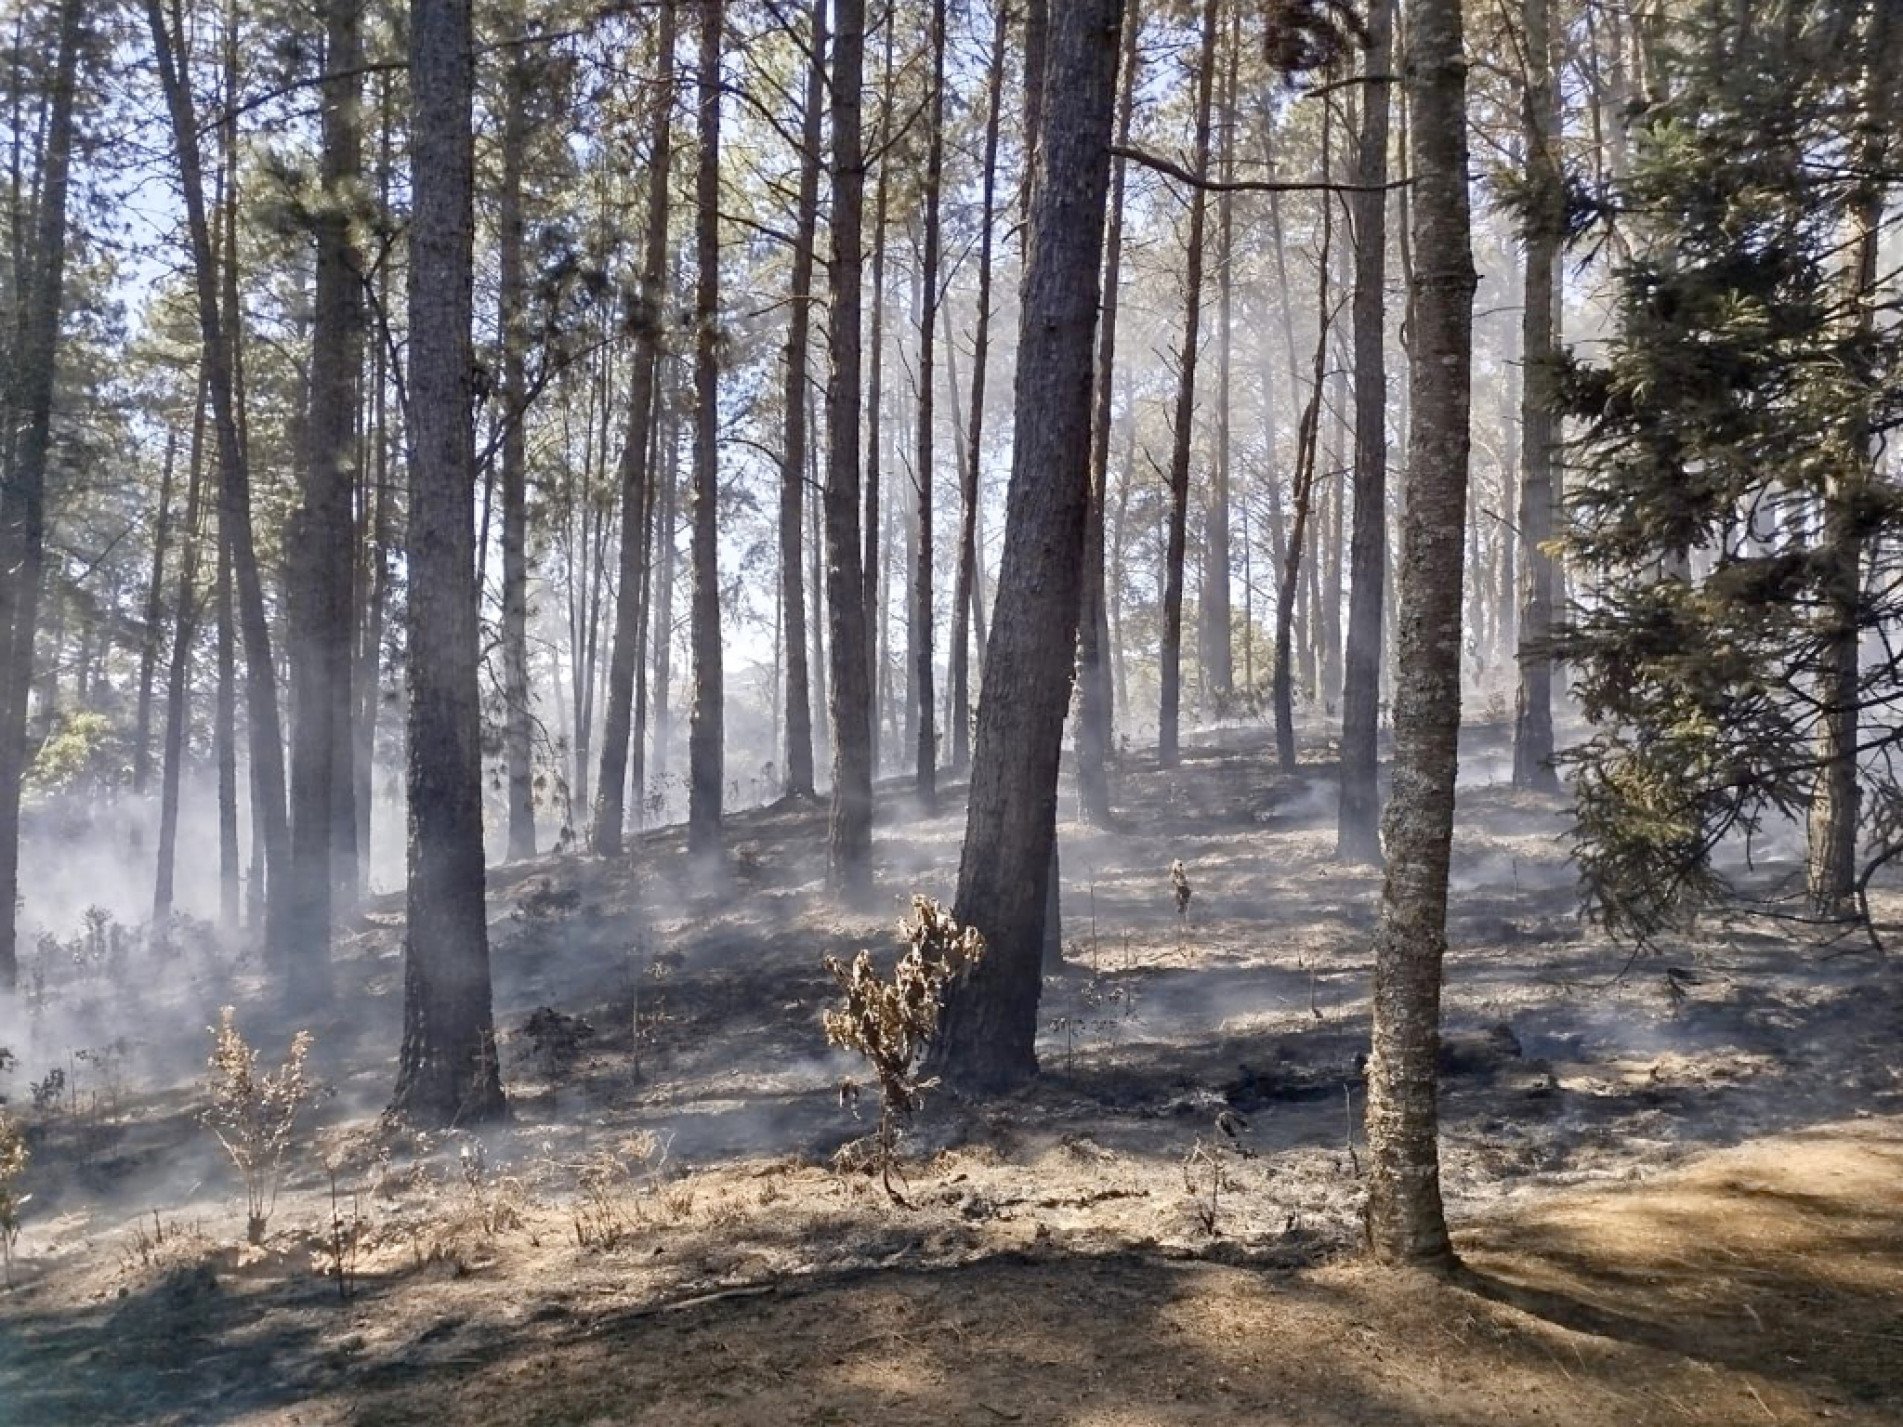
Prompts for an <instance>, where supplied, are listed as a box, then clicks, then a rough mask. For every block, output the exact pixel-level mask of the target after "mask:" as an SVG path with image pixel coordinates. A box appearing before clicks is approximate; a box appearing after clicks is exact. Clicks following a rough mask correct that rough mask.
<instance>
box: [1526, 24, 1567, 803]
mask: <svg viewBox="0 0 1903 1427" xmlns="http://www.w3.org/2000/svg"><path fill="white" fill-rule="evenodd" d="M1522 20H1523V23H1524V26H1525V30H1526V42H1525V46H1524V48H1525V54H1526V60H1525V63H1526V76H1525V83H1524V85H1523V88H1522V93H1521V99H1520V114H1521V124H1522V127H1523V130H1524V140H1525V144H1526V176H1527V187H1528V192H1529V200H1530V201H1529V203H1528V207H1527V218H1526V235H1525V241H1526V298H1525V302H1524V303H1523V304H1522V306H1521V309H1520V311H1521V318H1520V345H1521V366H1520V380H1521V387H1520V444H1521V456H1520V471H1521V476H1520V560H1521V568H1520V647H1519V653H1520V658H1519V665H1520V679H1519V689H1518V694H1517V697H1516V698H1515V701H1514V720H1513V786H1514V787H1516V788H1535V789H1538V790H1540V791H1543V792H1554V791H1557V790H1558V788H1559V775H1558V773H1556V772H1555V771H1554V769H1553V657H1552V654H1551V652H1550V651H1549V649H1548V645H1549V643H1550V641H1551V639H1552V630H1553V586H1554V572H1553V560H1552V557H1551V556H1549V555H1548V554H1547V553H1546V551H1545V549H1544V546H1545V544H1546V542H1547V541H1548V540H1550V539H1551V538H1552V535H1553V497H1554V489H1553V487H1554V472H1555V467H1556V466H1557V464H1558V456H1559V445H1558V441H1557V439H1556V434H1557V433H1556V432H1555V429H1554V427H1555V420H1556V418H1555V416H1554V409H1555V407H1556V406H1557V405H1558V401H1559V331H1558V328H1559V323H1558V320H1557V317H1558V306H1559V247H1560V244H1561V242H1562V241H1564V239H1565V228H1566V193H1565V187H1564V180H1563V178H1562V175H1561V173H1560V154H1559V144H1560V110H1559V85H1558V82H1557V79H1556V76H1555V73H1554V62H1553V61H1554V50H1555V48H1556V39H1557V36H1556V34H1555V27H1554V25H1553V18H1552V7H1551V0H1524V6H1523V11H1522Z"/></svg>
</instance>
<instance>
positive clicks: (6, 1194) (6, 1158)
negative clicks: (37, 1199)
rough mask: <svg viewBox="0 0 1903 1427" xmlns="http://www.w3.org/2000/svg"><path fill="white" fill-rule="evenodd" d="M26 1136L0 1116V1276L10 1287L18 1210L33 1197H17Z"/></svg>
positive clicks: (26, 1156)
mask: <svg viewBox="0 0 1903 1427" xmlns="http://www.w3.org/2000/svg"><path fill="white" fill-rule="evenodd" d="M31 1158H32V1156H31V1155H29V1154H28V1153H27V1148H26V1136H25V1135H24V1134H23V1133H21V1130H20V1127H19V1125H17V1124H16V1123H14V1121H13V1119H12V1117H11V1116H8V1115H0V1273H4V1275H5V1279H6V1285H7V1287H8V1288H11V1287H13V1246H14V1245H15V1244H17V1243H18V1242H19V1241H20V1210H21V1209H22V1208H23V1207H24V1206H25V1204H26V1202H27V1200H29V1199H31V1198H32V1197H33V1196H32V1195H30V1194H22V1193H20V1176H21V1175H23V1174H25V1173H26V1165H27V1161H28V1160H29V1159H31Z"/></svg>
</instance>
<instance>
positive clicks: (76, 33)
mask: <svg viewBox="0 0 1903 1427" xmlns="http://www.w3.org/2000/svg"><path fill="white" fill-rule="evenodd" d="M85 23H86V12H85V8H84V4H83V0H60V9H59V41H58V50H57V52H56V54H55V56H54V60H53V88H52V93H51V95H50V96H49V100H48V106H47V111H48V112H47V117H46V139H45V145H44V148H43V150H42V158H41V164H40V175H39V201H38V208H39V211H38V213H37V215H36V217H37V222H36V224H35V229H34V234H33V245H34V250H35V251H34V253H33V255H32V258H31V259H30V263H29V267H30V272H31V276H30V277H29V276H27V274H25V273H21V272H17V271H16V273H15V282H16V283H19V284H21V285H23V286H24V287H25V289H26V291H25V293H24V294H23V297H24V301H23V303H22V309H23V310H22V312H21V318H20V331H19V346H18V348H17V362H16V369H15V372H14V374H13V381H14V382H15V383H16V384H17V386H16V389H15V390H14V391H12V392H9V393H7V394H6V397H5V398H4V400H5V403H6V406H7V407H8V408H9V410H8V412H7V414H8V416H9V418H10V420H11V423H12V424H14V426H15V429H16V430H17V432H18V435H17V436H16V437H15V438H14V441H15V445H14V449H13V452H12V456H13V460H12V469H11V470H10V471H9V472H8V473H7V475H8V480H7V483H6V484H7V489H6V490H5V492H4V496H3V497H0V639H3V640H4V641H5V642H6V647H5V653H6V658H5V659H4V660H3V661H0V663H4V665H5V668H4V669H0V992H11V991H12V990H13V989H14V987H15V986H16V985H17V984H18V980H19V952H18V934H19V928H18V911H17V908H18V905H19V896H20V795H21V785H22V784H23V782H24V781H25V777H26V769H27V752H26V743H27V740H26V707H27V695H28V690H29V689H30V688H31V687H32V678H33V643H34V636H35V634H36V633H37V632H38V624H39V606H40V583H41V575H42V566H43V562H44V553H45V543H46V468H47V459H48V456H49V454H50V451H51V448H52V439H53V378H54V374H55V367H56V364H57V362H58V358H59V329H60V309H61V307H62V306H63V304H64V300H65V295H66V238H67V233H66V195H67V187H68V179H69V177H70V175H71V172H72V153H73V130H74V119H73V111H74V108H75V106H76V99H77V95H76V91H77V89H78V72H79V57H80V48H81V43H82V41H83V39H84V35H85Z"/></svg>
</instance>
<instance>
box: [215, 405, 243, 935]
mask: <svg viewBox="0 0 1903 1427" xmlns="http://www.w3.org/2000/svg"><path fill="white" fill-rule="evenodd" d="M206 385H207V397H209V395H210V392H209V387H210V383H209V382H207V384H206ZM222 485H223V483H222V481H221V482H220V486H221V490H220V499H219V502H218V504H219V507H220V509H219V512H218V580H217V585H216V588H215V591H214V594H213V598H214V600H215V601H216V618H217V623H218V685H217V690H216V692H215V693H214V695H213V703H212V757H213V760H214V761H215V762H216V763H217V765H218V916H219V921H220V923H221V924H222V925H223V926H224V928H225V930H226V931H228V932H235V931H236V930H237V929H238V919H239V916H240V914H241V910H242V907H241V903H242V898H243V885H242V884H243V880H244V865H243V861H242V854H241V852H240V850H239V846H238V621H237V610H236V604H237V598H236V595H235V593H234V591H233V590H232V584H233V580H232V576H231V537H230V522H228V521H227V520H226V519H225V512H224V510H223V505H224V500H223V492H222Z"/></svg>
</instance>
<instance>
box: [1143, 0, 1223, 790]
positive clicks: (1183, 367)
mask: <svg viewBox="0 0 1903 1427" xmlns="http://www.w3.org/2000/svg"><path fill="white" fill-rule="evenodd" d="M1217 5H1218V0H1203V38H1202V47H1201V50H1200V51H1199V57H1198V59H1197V63H1196V151H1195V158H1194V161H1193V168H1194V172H1195V174H1196V177H1197V179H1198V180H1202V179H1205V178H1207V177H1208V176H1209V127H1210V108H1211V104H1212V99H1213V95H1214V92H1215V81H1216V11H1217ZM1208 212H1209V194H1208V190H1207V189H1205V188H1204V187H1202V186H1201V184H1200V182H1199V183H1198V185H1197V187H1195V188H1194V189H1193V190H1192V191H1191V193H1190V196H1189V239H1188V244H1189V251H1188V253H1187V255H1186V258H1185V261H1184V264H1183V346H1182V350H1181V354H1180V356H1179V359H1178V362H1177V377H1176V422H1175V430H1174V432H1173V433H1172V435H1173V436H1174V438H1175V439H1174V443H1173V444H1172V446H1171V448H1170V511H1169V541H1168V548H1167V550H1166V551H1165V553H1164V557H1163V558H1164V567H1163V568H1164V581H1163V648H1162V671H1161V676H1160V677H1161V682H1162V703H1161V707H1160V709H1159V711H1158V715H1157V734H1156V756H1157V761H1158V762H1159V763H1161V764H1162V766H1163V767H1165V768H1174V767H1175V766H1176V762H1177V756H1178V752H1177V745H1178V724H1179V723H1180V721H1181V718H1182V704H1183V557H1184V554H1185V547H1186V545H1187V543H1188V538H1189V459H1190V451H1191V447H1192V443H1193V440H1194V437H1195V425H1196V359H1197V350H1198V347H1199V345H1200V343H1201V340H1202V317H1203V229H1204V227H1205V225H1206V223H1207V220H1208Z"/></svg>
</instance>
